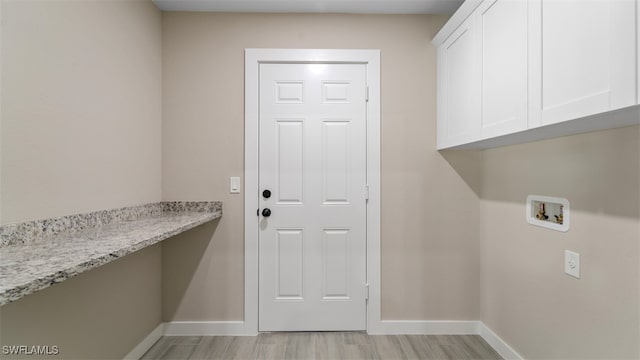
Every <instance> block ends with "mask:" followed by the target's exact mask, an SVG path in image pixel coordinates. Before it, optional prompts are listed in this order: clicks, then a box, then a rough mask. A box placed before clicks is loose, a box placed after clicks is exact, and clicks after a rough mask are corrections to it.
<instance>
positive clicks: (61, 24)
mask: <svg viewBox="0 0 640 360" xmlns="http://www.w3.org/2000/svg"><path fill="white" fill-rule="evenodd" d="M2 12H3V29H2V44H3V52H2V54H3V56H2V74H3V78H2V90H1V91H2V111H3V113H2V139H1V141H0V143H1V145H2V148H1V151H0V153H1V161H2V163H1V166H0V169H1V175H2V179H1V181H0V183H1V188H0V194H1V195H0V197H1V199H2V201H1V203H0V208H1V212H2V219H0V223H2V224H8V223H14V222H21V221H27V220H33V219H40V218H48V217H55V216H62V215H68V214H74V213H81V212H88V211H93V210H101V209H109V208H116V207H121V206H127V205H138V204H143V203H148V202H155V201H159V200H160V191H161V188H160V181H161V178H160V177H161V175H160V174H161V173H160V166H161V161H160V156H161V150H160V146H161V144H160V141H161V136H160V131H161V124H160V122H161V120H160V119H161V95H160V94H161V91H162V90H161V89H162V79H161V40H160V36H161V30H160V26H161V16H160V11H159V10H158V9H157V8H156V7H155V6H154V5H153V4H152V3H151V2H150V1H146V0H145V1H135V0H129V1H3V9H2Z"/></svg>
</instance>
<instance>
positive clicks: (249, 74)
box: [243, 49, 382, 335]
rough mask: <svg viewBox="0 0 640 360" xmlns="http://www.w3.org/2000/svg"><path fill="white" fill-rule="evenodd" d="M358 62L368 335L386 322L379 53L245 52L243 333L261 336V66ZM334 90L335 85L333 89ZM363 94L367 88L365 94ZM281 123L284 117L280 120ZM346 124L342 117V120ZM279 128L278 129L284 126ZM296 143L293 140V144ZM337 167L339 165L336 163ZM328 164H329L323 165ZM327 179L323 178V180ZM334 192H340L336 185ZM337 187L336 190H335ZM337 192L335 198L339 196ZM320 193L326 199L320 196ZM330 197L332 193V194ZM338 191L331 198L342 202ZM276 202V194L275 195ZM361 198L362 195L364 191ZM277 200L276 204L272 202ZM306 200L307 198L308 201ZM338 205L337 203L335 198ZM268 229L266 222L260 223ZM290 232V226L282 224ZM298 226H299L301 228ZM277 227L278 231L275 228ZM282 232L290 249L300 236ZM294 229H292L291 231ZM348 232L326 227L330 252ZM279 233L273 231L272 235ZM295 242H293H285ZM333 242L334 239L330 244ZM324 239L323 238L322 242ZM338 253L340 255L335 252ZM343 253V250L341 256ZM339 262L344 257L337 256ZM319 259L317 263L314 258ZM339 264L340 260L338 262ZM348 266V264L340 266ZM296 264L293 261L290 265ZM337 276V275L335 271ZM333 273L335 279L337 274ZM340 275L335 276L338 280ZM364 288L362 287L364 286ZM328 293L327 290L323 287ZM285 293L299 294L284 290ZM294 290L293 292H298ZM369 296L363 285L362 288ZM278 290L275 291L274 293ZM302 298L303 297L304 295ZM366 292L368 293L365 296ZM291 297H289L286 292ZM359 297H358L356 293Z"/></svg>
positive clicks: (336, 133)
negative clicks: (364, 84)
mask: <svg viewBox="0 0 640 360" xmlns="http://www.w3.org/2000/svg"><path fill="white" fill-rule="evenodd" d="M292 63H294V64H295V63H298V64H316V65H320V64H360V66H363V67H364V72H365V76H366V80H367V83H368V90H369V91H368V97H369V101H368V102H367V103H366V124H365V126H366V148H365V151H366V169H365V178H366V183H367V184H368V188H369V200H368V202H367V203H366V218H365V221H366V244H365V246H366V282H367V283H368V285H369V288H368V289H369V291H368V294H367V295H368V297H369V301H368V306H367V308H366V327H367V329H368V331H370V332H371V331H373V332H375V331H376V329H378V328H380V326H381V324H382V322H381V320H380V52H379V50H313V49H247V50H246V51H245V189H246V190H245V191H246V194H245V210H244V214H245V221H244V222H245V316H244V322H243V326H244V329H245V330H244V333H245V334H246V335H255V334H257V332H258V298H259V289H258V283H259V282H258V276H259V261H258V255H259V251H258V249H259V242H258V239H259V231H260V229H261V224H260V223H261V222H262V219H263V217H262V216H260V217H259V216H256V209H258V208H260V209H263V208H264V207H263V206H261V201H262V200H261V195H260V193H259V190H260V192H261V190H262V189H259V188H258V185H259V171H258V164H259V146H258V144H259V130H260V127H259V108H260V106H259V98H260V97H259V83H260V81H259V79H260V67H261V65H263V64H292ZM328 84H329V85H337V86H333V88H332V89H330V90H329V91H330V92H332V93H333V95H331V94H329V95H331V97H333V98H335V99H336V101H337V100H338V99H337V98H339V96H336V94H337V95H340V94H343V92H342V90H341V89H340V87H341V86H340V84H339V83H338V84H331V83H328ZM329 87H331V86H329ZM288 90H292V91H295V86H290V87H289V89H286V86H285V87H284V88H283V91H284V92H285V94H283V95H285V96H284V98H286V97H287V94H286V92H287V91H288ZM362 96H364V90H363V93H362ZM281 120H282V119H281ZM343 120H344V119H343ZM279 124H280V125H282V129H281V130H282V133H283V135H284V136H293V137H295V136H296V135H295V134H296V129H300V128H299V127H298V126H299V125H300V124H299V123H296V122H295V119H294V120H293V121H290V122H287V121H281V122H280V123H279ZM323 124H324V126H325V128H327V129H328V130H327V133H328V134H329V135H330V136H331V137H333V138H334V139H340V137H341V135H340V134H345V131H344V129H345V126H346V124H345V122H344V121H342V120H336V121H333V122H330V121H325V122H323ZM280 125H278V126H280ZM294 144H295V142H294ZM334 165H335V164H334ZM322 166H326V165H322ZM323 181H324V180H323ZM334 188H335V189H337V188H336V187H335V186H334ZM335 189H334V190H335ZM336 194H337V195H336ZM321 195H324V193H323V194H321ZM329 195H331V194H329ZM338 195H340V194H339V193H335V194H333V195H332V196H329V197H332V198H334V199H338V198H339V197H340V196H338ZM273 196H274V198H275V196H276V194H275V192H274V193H273ZM359 196H364V189H363V191H362V193H360V195H359ZM274 201H275V200H274ZM305 201H306V199H305ZM331 201H336V202H337V201H338V200H331ZM277 206H279V205H277ZM271 209H272V210H273V215H272V216H273V217H272V218H271V219H269V220H267V221H271V224H274V225H275V224H276V222H277V216H278V211H280V210H279V207H275V208H271ZM262 225H263V226H264V225H265V224H264V222H263V224H262ZM284 228H286V226H284ZM298 228H299V227H298ZM274 229H275V228H274ZM284 230H285V231H281V234H280V235H281V237H282V239H283V241H282V243H283V244H285V246H286V245H294V248H295V240H292V239H295V237H296V236H298V233H297V232H296V230H295V228H294V229H293V231H287V229H284ZM289 230H291V229H289ZM344 230H345V229H344V228H340V227H339V226H337V227H331V226H329V227H327V231H325V232H323V234H324V235H326V236H328V239H329V240H330V241H329V242H327V241H325V244H327V243H328V244H329V251H332V250H335V249H341V246H333V245H336V244H340V245H344V244H345V241H344V240H343V239H344V236H345V232H344ZM274 234H275V231H274ZM287 240H292V241H287ZM331 240H333V241H331ZM323 241H324V240H323ZM334 253H336V254H339V253H340V252H339V251H338V252H335V251H334ZM343 253H344V252H343ZM337 258H338V259H339V258H340V257H337ZM316 261H317V260H316ZM338 263H340V261H338ZM342 263H344V261H343V262H342ZM289 264H293V266H295V262H294V263H289ZM335 274H337V273H335ZM335 274H334V275H335ZM338 278H339V277H337V276H334V279H338ZM338 283H339V282H334V284H333V288H332V289H329V292H332V293H334V294H330V296H329V297H331V296H333V297H334V298H335V299H334V300H338V298H339V297H340V296H339V294H338V293H339V292H340V291H338V290H340V286H335V285H336V284H338ZM363 285H364V284H363ZM320 288H321V289H322V290H323V291H325V292H326V289H327V286H326V285H323V286H321V287H320ZM284 290H286V291H284V292H295V291H289V290H291V288H289V289H284ZM294 290H295V289H294ZM360 290H361V291H362V292H365V288H364V286H363V287H361V288H360ZM274 291H275V290H274ZM303 294H304V293H303ZM363 294H364V293H363ZM285 295H287V294H285ZM354 296H355V293H354Z"/></svg>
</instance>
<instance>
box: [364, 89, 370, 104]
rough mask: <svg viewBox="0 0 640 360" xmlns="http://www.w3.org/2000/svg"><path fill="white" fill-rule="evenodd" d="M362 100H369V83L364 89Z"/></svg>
mask: <svg viewBox="0 0 640 360" xmlns="http://www.w3.org/2000/svg"><path fill="white" fill-rule="evenodd" d="M364 101H366V102H369V85H367V87H366V88H365V91H364Z"/></svg>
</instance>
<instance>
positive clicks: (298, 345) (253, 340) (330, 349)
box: [142, 332, 502, 360]
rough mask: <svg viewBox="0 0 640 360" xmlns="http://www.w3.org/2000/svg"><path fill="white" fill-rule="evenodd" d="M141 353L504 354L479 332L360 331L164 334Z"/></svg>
mask: <svg viewBox="0 0 640 360" xmlns="http://www.w3.org/2000/svg"><path fill="white" fill-rule="evenodd" d="M142 359H185V360H186V359H241V360H248V359H290V360H303V359H330V360H338V359H349V360H352V359H353V360H357V359H491V360H493V359H502V358H501V357H500V355H498V353H496V352H495V350H493V349H492V348H491V346H489V344H487V343H486V342H485V341H484V340H483V339H482V338H481V337H480V336H477V335H384V336H370V335H367V334H366V333H363V332H300V333H262V334H260V335H258V336H203V337H195V336H193V337H191V336H186V337H185V336H165V337H162V338H161V339H160V340H158V342H156V344H155V345H153V347H152V348H151V349H149V351H147V353H146V354H145V355H144V356H143V357H142Z"/></svg>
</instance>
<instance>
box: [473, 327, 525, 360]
mask: <svg viewBox="0 0 640 360" xmlns="http://www.w3.org/2000/svg"><path fill="white" fill-rule="evenodd" d="M479 325H480V326H479V328H478V330H479V334H478V335H480V336H481V337H482V338H483V339H484V341H486V342H487V344H489V345H491V347H492V348H493V349H494V350H495V351H496V352H498V354H500V356H502V357H503V358H505V359H507V360H512V359H513V360H523V357H522V356H520V354H518V353H517V352H516V351H515V350H513V349H512V348H511V346H509V344H507V343H506V342H505V341H504V340H502V339H501V338H500V337H499V336H498V335H496V333H494V332H493V331H492V330H491V329H489V327H488V326H487V325H485V324H484V323H483V322H479Z"/></svg>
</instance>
